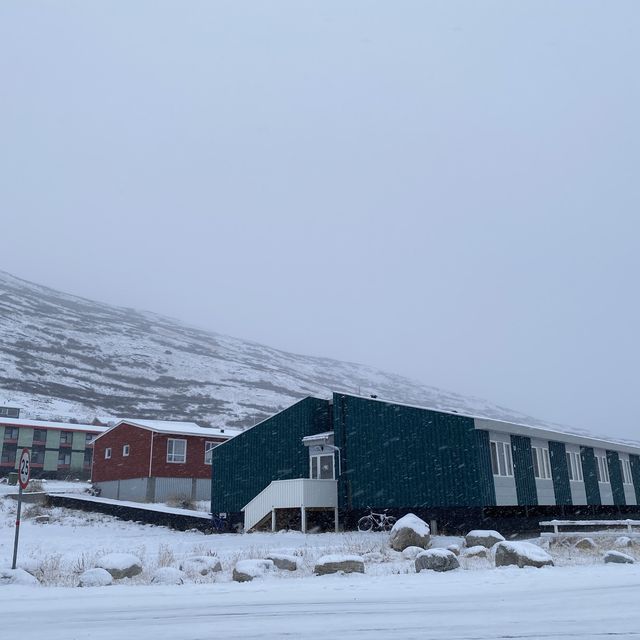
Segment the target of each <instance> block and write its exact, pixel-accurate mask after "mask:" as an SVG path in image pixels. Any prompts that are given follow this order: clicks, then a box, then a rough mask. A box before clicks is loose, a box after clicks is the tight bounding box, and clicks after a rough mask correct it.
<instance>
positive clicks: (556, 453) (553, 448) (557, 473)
mask: <svg viewBox="0 0 640 640" xmlns="http://www.w3.org/2000/svg"><path fill="white" fill-rule="evenodd" d="M549 459H550V461H551V477H552V478H553V492H554V493H555V496H556V504H557V505H563V504H567V505H570V504H572V500H571V485H570V484H569V470H568V469H567V450H566V448H565V446H564V443H563V442H554V441H552V440H550V441H549Z"/></svg>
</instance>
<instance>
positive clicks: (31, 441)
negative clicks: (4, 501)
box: [0, 418, 105, 478]
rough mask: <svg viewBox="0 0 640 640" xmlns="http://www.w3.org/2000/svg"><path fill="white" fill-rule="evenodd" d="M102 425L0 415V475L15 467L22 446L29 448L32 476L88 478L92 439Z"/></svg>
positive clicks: (102, 429) (13, 469) (99, 431)
mask: <svg viewBox="0 0 640 640" xmlns="http://www.w3.org/2000/svg"><path fill="white" fill-rule="evenodd" d="M103 431H105V427H97V426H94V425H88V424H67V423H64V422H46V421H42V420H23V419H20V418H17V419H13V418H0V476H1V475H6V474H7V473H9V472H10V471H15V470H16V469H17V466H18V461H19V460H20V454H21V452H22V449H24V448H27V449H29V450H30V452H31V477H32V478H65V477H68V476H73V477H74V478H88V477H89V474H90V472H91V462H92V460H93V444H92V441H93V439H94V438H95V437H96V436H98V435H100V433H102V432H103Z"/></svg>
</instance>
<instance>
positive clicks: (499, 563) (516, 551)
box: [492, 542, 553, 569]
mask: <svg viewBox="0 0 640 640" xmlns="http://www.w3.org/2000/svg"><path fill="white" fill-rule="evenodd" d="M492 551H493V555H494V559H495V563H496V567H506V566H509V565H516V566H518V567H520V568H521V569H522V567H538V568H540V567H546V566H553V559H552V558H551V556H550V555H549V554H548V553H547V552H546V551H545V550H544V549H541V548H540V547H538V546H537V545H535V544H531V542H498V543H497V544H496V545H495V546H494V547H493V550H492Z"/></svg>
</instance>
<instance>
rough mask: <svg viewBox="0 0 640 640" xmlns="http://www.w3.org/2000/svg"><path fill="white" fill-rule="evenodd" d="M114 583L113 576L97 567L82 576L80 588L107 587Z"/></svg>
mask: <svg viewBox="0 0 640 640" xmlns="http://www.w3.org/2000/svg"><path fill="white" fill-rule="evenodd" d="M112 582H113V576H112V575H111V574H110V573H109V572H108V571H107V570H106V569H100V568H99V567H96V568H95V569H89V570H87V571H84V572H83V573H81V574H80V582H79V583H78V586H80V587H106V586H107V585H110V584H111V583H112Z"/></svg>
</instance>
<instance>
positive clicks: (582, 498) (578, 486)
mask: <svg viewBox="0 0 640 640" xmlns="http://www.w3.org/2000/svg"><path fill="white" fill-rule="evenodd" d="M565 448H566V450H567V452H568V453H569V452H573V453H577V454H578V456H580V445H577V444H565ZM581 464H582V463H581ZM583 475H584V474H583ZM569 485H570V487H571V502H573V504H577V505H580V504H587V491H586V489H585V487H584V481H582V482H581V481H579V480H570V481H569Z"/></svg>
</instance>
